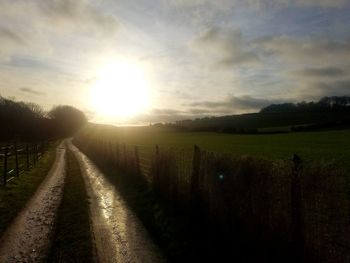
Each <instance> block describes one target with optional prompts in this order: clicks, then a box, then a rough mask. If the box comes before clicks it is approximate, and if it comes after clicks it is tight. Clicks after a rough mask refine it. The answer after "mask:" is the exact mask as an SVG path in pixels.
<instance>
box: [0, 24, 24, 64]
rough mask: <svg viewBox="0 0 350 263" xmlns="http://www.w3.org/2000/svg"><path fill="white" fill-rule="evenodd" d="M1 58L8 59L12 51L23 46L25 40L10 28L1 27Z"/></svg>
mask: <svg viewBox="0 0 350 263" xmlns="http://www.w3.org/2000/svg"><path fill="white" fill-rule="evenodd" d="M0 43H1V44H0V60H8V59H9V54H11V52H12V51H14V50H16V49H18V48H23V47H24V46H25V41H24V40H23V39H22V37H21V36H19V35H18V34H17V33H15V32H14V31H12V30H10V29H9V28H0Z"/></svg>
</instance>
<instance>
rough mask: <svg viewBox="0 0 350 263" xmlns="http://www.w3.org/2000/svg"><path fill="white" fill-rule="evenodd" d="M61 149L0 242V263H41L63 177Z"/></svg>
mask: <svg viewBox="0 0 350 263" xmlns="http://www.w3.org/2000/svg"><path fill="white" fill-rule="evenodd" d="M65 153H66V150H65V146H64V143H61V145H60V146H59V147H58V148H57V154H56V160H55V162H54V165H53V166H52V168H51V170H50V172H49V174H48V175H47V177H46V178H45V180H44V181H43V182H42V183H41V185H40V186H39V188H38V190H37V191H36V193H35V194H34V196H33V197H32V198H31V199H30V200H29V202H28V203H27V205H26V207H25V208H24V209H23V210H22V211H21V212H20V214H19V215H18V216H17V218H16V219H15V220H14V222H13V224H12V225H11V226H10V227H9V228H8V229H7V231H6V232H5V233H4V235H3V236H2V239H1V240H0V262H1V263H7V262H11V263H13V262H28V263H29V262H44V260H45V259H46V255H47V252H48V249H49V244H50V238H51V232H52V228H53V224H54V220H55V215H56V211H57V208H58V206H59V204H60V200H61V196H62V190H63V185H64V177H65Z"/></svg>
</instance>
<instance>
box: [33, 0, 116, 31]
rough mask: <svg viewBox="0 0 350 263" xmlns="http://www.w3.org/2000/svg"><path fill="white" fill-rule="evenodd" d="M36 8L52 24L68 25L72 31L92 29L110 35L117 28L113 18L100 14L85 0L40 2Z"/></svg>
mask: <svg viewBox="0 0 350 263" xmlns="http://www.w3.org/2000/svg"><path fill="white" fill-rule="evenodd" d="M38 7H39V10H40V11H41V14H42V15H43V16H45V17H46V18H48V19H49V20H51V21H52V22H53V23H55V24H57V23H61V24H63V25H67V26H69V25H70V26H71V27H72V28H73V29H88V28H89V29H91V28H94V29H97V30H102V32H105V33H111V32H114V31H115V30H116V29H117V26H118V23H117V21H116V19H115V18H114V17H113V16H111V15H108V14H105V13H102V12H101V11H99V10H98V9H97V8H96V7H94V6H93V5H92V4H91V3H89V2H88V1H87V0H41V1H39V2H38Z"/></svg>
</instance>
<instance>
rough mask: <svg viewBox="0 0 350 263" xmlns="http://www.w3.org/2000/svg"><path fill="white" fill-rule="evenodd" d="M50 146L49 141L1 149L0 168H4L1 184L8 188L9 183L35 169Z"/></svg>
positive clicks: (14, 144) (8, 145) (7, 146)
mask: <svg viewBox="0 0 350 263" xmlns="http://www.w3.org/2000/svg"><path fill="white" fill-rule="evenodd" d="M19 145H20V146H19ZM48 145H49V142H47V141H45V142H36V143H20V144H19V143H18V142H13V143H12V144H6V145H5V146H2V147H0V167H1V168H2V171H0V174H1V176H2V180H1V182H0V184H1V185H2V186H6V184H7V183H8V182H9V181H11V180H13V179H14V178H15V177H19V176H20V174H22V173H23V172H24V171H28V170H29V169H30V168H31V167H34V166H35V165H36V163H37V161H38V160H39V159H40V158H41V157H42V155H43V153H44V152H45V151H46V150H47V148H48Z"/></svg>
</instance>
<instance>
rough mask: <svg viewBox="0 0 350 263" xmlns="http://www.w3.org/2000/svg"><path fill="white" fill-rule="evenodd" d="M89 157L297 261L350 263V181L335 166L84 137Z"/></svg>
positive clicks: (227, 229) (78, 141) (224, 228)
mask: <svg viewBox="0 0 350 263" xmlns="http://www.w3.org/2000/svg"><path fill="white" fill-rule="evenodd" d="M75 143H76V144H77V145H78V146H79V147H80V148H81V149H82V150H83V151H85V152H87V153H89V154H92V155H93V156H98V158H100V159H102V160H104V161H105V162H107V163H109V164H110V165H113V166H115V167H117V168H118V169H121V170H123V171H125V172H126V173H127V174H131V175H137V176H142V177H143V178H146V180H147V181H148V182H149V185H150V186H151V187H152V189H153V190H154V191H155V192H156V193H157V194H158V195H159V196H160V197H161V198H162V199H163V200H166V201H167V202H169V203H171V204H173V205H174V206H176V207H178V208H180V209H184V210H187V211H194V210H197V211H201V213H202V214H206V217H208V218H209V219H210V221H211V222H212V223H213V224H214V225H215V227H216V228H218V229H220V230H221V231H222V232H223V233H227V234H228V235H232V236H233V235H237V236H240V237H242V239H245V242H246V243H247V244H254V247H257V248H260V249H261V250H264V251H266V253H276V252H277V251H279V252H281V254H282V255H288V256H290V257H291V258H292V262H327V263H328V262H350V232H349V229H350V221H349V218H350V195H349V189H350V179H349V176H348V175H347V174H346V172H344V171H343V170H341V169H339V167H337V165H336V164H335V163H332V162H329V163H315V164H310V165H308V166H305V167H303V163H302V162H301V160H300V159H298V158H295V157H296V156H294V158H293V159H291V160H275V161H271V160H264V159H259V158H253V157H249V156H238V157H237V156H232V155H230V154H223V153H215V152H209V151H205V150H202V149H200V148H199V147H197V146H195V147H194V150H193V151H185V150H182V149H176V148H165V147H159V146H155V147H147V146H135V145H125V144H118V143H111V142H109V141H103V140H101V139H97V138H96V137H89V136H87V137H84V136H81V137H78V138H76V140H75Z"/></svg>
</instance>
